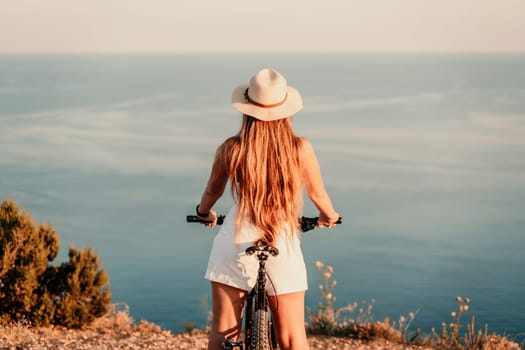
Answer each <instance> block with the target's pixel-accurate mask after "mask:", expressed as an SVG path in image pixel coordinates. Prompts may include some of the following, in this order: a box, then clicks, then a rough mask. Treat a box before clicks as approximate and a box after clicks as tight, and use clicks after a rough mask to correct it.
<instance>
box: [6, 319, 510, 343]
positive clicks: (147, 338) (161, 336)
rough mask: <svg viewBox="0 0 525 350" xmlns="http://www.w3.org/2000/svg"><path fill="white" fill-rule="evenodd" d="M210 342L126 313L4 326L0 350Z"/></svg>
mask: <svg viewBox="0 0 525 350" xmlns="http://www.w3.org/2000/svg"><path fill="white" fill-rule="evenodd" d="M496 340H497V342H498V344H497V345H498V346H496V347H493V346H490V347H487V348H486V347H485V346H483V350H485V349H487V350H488V349H490V350H492V349H494V350H495V349H497V350H503V349H504V350H520V347H519V346H518V345H517V344H516V343H512V342H509V341H507V340H506V339H501V338H499V337H497V339H496ZM502 341H503V342H504V344H503V343H501V342H502ZM207 342H208V341H207V334H206V333H205V332H204V331H200V330H194V331H191V332H186V333H180V334H173V333H172V332H170V331H168V330H164V329H161V328H160V327H159V326H157V325H155V324H153V323H150V322H146V321H142V322H140V323H139V324H135V323H134V322H133V320H132V319H131V318H130V317H129V315H128V314H127V313H126V312H119V313H117V314H114V315H112V316H109V317H102V318H100V319H98V320H96V321H95V322H94V323H92V324H91V325H90V326H88V327H86V328H84V329H80V330H71V329H64V328H58V327H46V328H30V327H27V326H25V325H24V324H22V323H18V324H15V325H12V326H10V327H0V350H46V349H50V350H66V349H67V350H70V349H74V350H83V349H89V350H109V349H111V350H116V349H122V350H124V349H125V350H149V349H151V350H153V349H160V350H205V349H206V346H207ZM308 342H309V344H310V349H311V350H317V349H319V350H320V349H323V350H346V349H348V350H350V349H352V350H416V349H419V350H432V348H430V347H422V346H414V345H410V346H409V345H406V344H399V343H392V342H389V341H387V340H384V339H376V340H374V341H369V342H361V341H357V340H353V339H349V338H338V337H327V336H315V337H313V336H311V337H309V338H308Z"/></svg>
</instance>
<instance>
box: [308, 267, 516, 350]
mask: <svg viewBox="0 0 525 350" xmlns="http://www.w3.org/2000/svg"><path fill="white" fill-rule="evenodd" d="M316 267H317V269H318V271H319V273H320V274H321V276H322V278H323V283H321V284H320V285H319V289H320V291H321V300H320V302H319V304H318V309H317V312H316V313H314V312H312V311H311V310H310V309H308V310H307V312H308V321H309V322H308V325H307V330H308V332H309V333H310V334H317V335H336V336H342V337H351V338H354V339H359V340H365V341H369V340H372V339H385V340H387V341H390V342H393V343H397V344H413V345H421V346H426V347H431V348H433V349H437V350H520V349H521V347H520V346H519V345H518V344H517V343H515V342H513V341H511V340H509V339H508V338H506V337H503V336H500V335H497V334H490V333H489V332H488V326H487V325H485V327H484V329H483V330H481V329H476V325H475V316H474V315H472V316H471V319H470V322H469V324H468V325H467V326H466V333H464V334H463V333H462V332H461V330H462V329H464V326H463V325H462V323H461V321H462V316H464V313H465V312H466V311H468V310H469V304H470V299H469V298H463V297H459V296H458V297H457V298H456V301H457V303H458V310H457V311H454V312H452V313H451V316H452V322H451V323H450V324H447V323H443V324H442V330H441V333H440V334H438V333H437V332H436V331H435V329H432V335H431V336H426V337H421V331H420V329H417V330H416V331H414V332H412V334H411V335H409V327H410V325H411V323H412V321H413V320H414V318H415V316H416V313H413V312H411V313H409V314H408V316H407V317H405V316H401V317H399V320H398V321H397V322H395V321H390V320H388V319H385V320H384V321H380V322H377V321H376V322H373V318H372V309H373V304H374V299H372V300H371V301H370V302H369V303H367V302H366V301H363V302H362V303H361V304H358V303H353V304H349V305H347V306H345V307H342V308H338V309H336V308H335V307H334V302H335V300H336V298H335V295H334V293H333V289H334V287H335V286H336V285H337V282H336V280H334V279H333V278H332V277H333V272H334V269H333V267H332V266H330V265H325V264H323V263H322V262H319V261H318V262H317V263H316Z"/></svg>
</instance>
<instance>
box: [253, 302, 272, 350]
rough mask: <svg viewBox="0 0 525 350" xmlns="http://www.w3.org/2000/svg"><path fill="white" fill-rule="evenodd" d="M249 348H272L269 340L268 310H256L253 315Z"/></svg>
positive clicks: (262, 349)
mask: <svg viewBox="0 0 525 350" xmlns="http://www.w3.org/2000/svg"><path fill="white" fill-rule="evenodd" d="M251 338H252V339H251V344H250V345H251V346H250V350H272V343H271V341H270V314H269V312H268V310H264V309H261V310H257V311H255V314H254V315H253V323H252V334H251Z"/></svg>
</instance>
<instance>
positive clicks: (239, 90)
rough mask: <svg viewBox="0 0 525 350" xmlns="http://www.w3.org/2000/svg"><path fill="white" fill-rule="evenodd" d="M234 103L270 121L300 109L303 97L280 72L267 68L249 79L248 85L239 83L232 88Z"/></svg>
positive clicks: (255, 116)
mask: <svg viewBox="0 0 525 350" xmlns="http://www.w3.org/2000/svg"><path fill="white" fill-rule="evenodd" d="M232 105H233V108H235V109H236V110H238V111H239V112H241V113H243V114H247V115H249V116H252V117H254V118H257V119H259V120H263V121H271V120H277V119H282V118H287V117H291V116H292V115H294V114H295V113H297V112H299V111H300V110H301V108H303V100H302V98H301V95H300V94H299V92H298V91H297V90H296V89H294V88H293V87H291V86H288V85H287V83H286V79H284V77H283V76H282V75H281V74H280V73H279V72H277V71H276V70H273V69H270V68H265V69H262V70H260V71H258V72H257V73H256V74H255V75H254V76H253V77H252V78H251V79H250V84H249V85H246V84H243V85H239V86H238V87H236V88H235V89H234V90H233V93H232Z"/></svg>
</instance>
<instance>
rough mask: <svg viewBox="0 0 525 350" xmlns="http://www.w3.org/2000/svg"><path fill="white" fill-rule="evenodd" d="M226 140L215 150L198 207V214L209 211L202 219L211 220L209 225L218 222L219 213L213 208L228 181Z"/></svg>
mask: <svg viewBox="0 0 525 350" xmlns="http://www.w3.org/2000/svg"><path fill="white" fill-rule="evenodd" d="M226 147H227V145H226V142H225V143H223V144H222V145H220V146H219V148H218V149H217V151H216V152H215V159H214V161H213V165H212V169H211V173H210V177H209V179H208V184H207V185H206V188H205V189H204V192H203V193H202V196H201V200H200V202H199V205H198V207H197V214H199V213H209V215H207V216H201V218H202V219H204V220H207V221H210V222H211V223H210V224H208V226H211V227H214V226H215V225H216V224H217V214H216V213H215V211H213V210H212V209H211V208H212V207H213V205H214V204H215V202H217V200H218V199H219V198H220V197H221V196H222V194H223V192H224V188H225V187H226V183H227V182H228V170H227V168H226V162H225V152H227V151H226V150H225V148H226Z"/></svg>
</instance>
